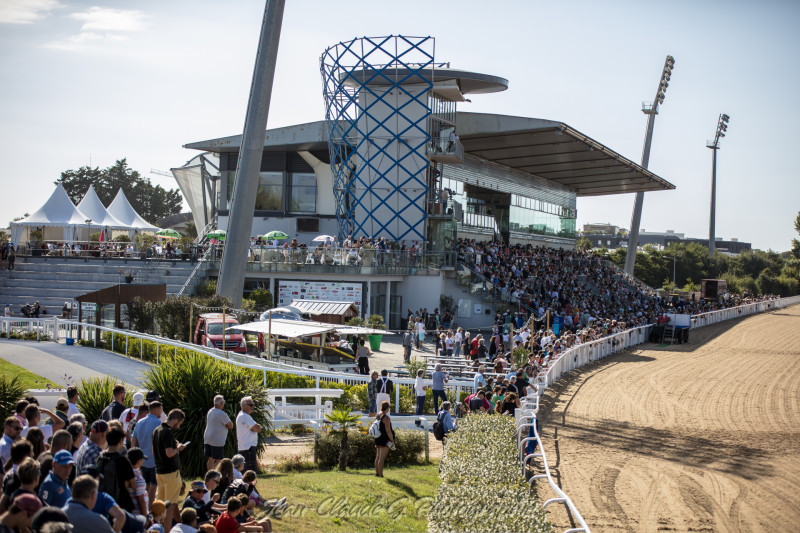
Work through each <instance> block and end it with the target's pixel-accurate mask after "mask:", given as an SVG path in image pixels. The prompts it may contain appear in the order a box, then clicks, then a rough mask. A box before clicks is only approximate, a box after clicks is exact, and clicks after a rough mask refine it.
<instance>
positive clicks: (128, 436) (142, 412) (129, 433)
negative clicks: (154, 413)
mask: <svg viewBox="0 0 800 533" xmlns="http://www.w3.org/2000/svg"><path fill="white" fill-rule="evenodd" d="M149 414H150V405H148V403H147V402H146V401H145V402H142V405H140V406H139V412H138V413H136V418H134V419H133V420H131V421H130V423H129V424H128V429H126V430H125V445H126V446H127V447H128V448H132V447H133V431H134V429H136V424H138V423H139V420H141V419H143V418H145V417H146V416H147V415H149Z"/></svg>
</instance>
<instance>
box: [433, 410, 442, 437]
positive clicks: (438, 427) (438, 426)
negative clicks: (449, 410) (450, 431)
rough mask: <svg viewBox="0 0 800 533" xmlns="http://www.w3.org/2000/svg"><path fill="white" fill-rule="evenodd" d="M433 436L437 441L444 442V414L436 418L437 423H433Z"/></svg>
mask: <svg viewBox="0 0 800 533" xmlns="http://www.w3.org/2000/svg"><path fill="white" fill-rule="evenodd" d="M433 436H434V438H436V440H444V424H443V423H442V413H439V416H437V417H436V422H434V423H433Z"/></svg>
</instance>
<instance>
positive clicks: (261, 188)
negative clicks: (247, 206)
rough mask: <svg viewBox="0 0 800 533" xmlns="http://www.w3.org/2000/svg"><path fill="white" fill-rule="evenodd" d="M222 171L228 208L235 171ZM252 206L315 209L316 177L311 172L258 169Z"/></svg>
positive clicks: (291, 210) (292, 210)
mask: <svg viewBox="0 0 800 533" xmlns="http://www.w3.org/2000/svg"><path fill="white" fill-rule="evenodd" d="M226 174H227V182H228V209H230V204H231V197H232V196H233V182H234V180H235V178H236V172H235V171H227V172H226ZM255 210H256V211H274V212H282V213H293V214H294V213H301V214H302V213H309V214H311V213H316V212H317V177H316V176H315V175H314V173H313V172H312V173H307V172H261V173H260V174H259V177H258V190H257V192H256V206H255Z"/></svg>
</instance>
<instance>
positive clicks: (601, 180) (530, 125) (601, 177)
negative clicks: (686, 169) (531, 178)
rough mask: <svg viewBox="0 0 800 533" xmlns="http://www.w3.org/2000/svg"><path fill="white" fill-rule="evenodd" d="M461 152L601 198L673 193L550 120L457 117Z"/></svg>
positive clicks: (482, 115) (642, 171) (647, 174)
mask: <svg viewBox="0 0 800 533" xmlns="http://www.w3.org/2000/svg"><path fill="white" fill-rule="evenodd" d="M456 124H458V126H457V130H458V136H459V138H460V139H461V143H462V144H463V145H464V153H465V154H472V155H475V156H477V157H480V158H482V159H486V160H488V161H491V162H493V163H498V164H500V165H504V166H507V167H511V168H514V169H517V170H521V171H522V172H526V173H528V174H533V175H535V176H539V177H540V178H544V179H546V180H548V181H553V182H556V183H559V184H561V185H565V186H567V187H570V188H572V189H575V191H576V193H577V195H578V196H599V195H604V194H620V193H628V192H640V191H660V190H666V189H674V188H675V186H674V185H673V184H671V183H669V182H668V181H666V180H664V179H663V178H660V177H659V176H656V175H655V174H653V173H652V172H650V171H648V170H646V169H644V168H642V166H641V165H637V164H636V163H634V162H633V161H631V160H630V159H627V158H625V157H623V156H621V155H620V154H618V153H617V152H615V151H613V150H611V149H610V148H607V147H605V146H603V145H602V144H600V143H599V142H597V141H595V140H594V139H592V138H590V137H588V136H587V135H585V134H583V133H581V132H579V131H577V130H576V129H574V128H572V127H570V126H568V125H567V124H564V123H563V122H555V121H552V120H542V119H537V118H526V117H512V116H506V115H494V114H488V113H461V112H459V113H457V116H456Z"/></svg>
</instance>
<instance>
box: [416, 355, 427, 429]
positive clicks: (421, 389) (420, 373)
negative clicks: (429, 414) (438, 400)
mask: <svg viewBox="0 0 800 533" xmlns="http://www.w3.org/2000/svg"><path fill="white" fill-rule="evenodd" d="M424 376H425V370H423V369H422V368H420V369H419V370H417V379H416V380H415V381H414V391H415V392H416V396H417V416H422V410H423V408H424V407H425V395H426V393H427V390H428V387H427V385H425V380H424V379H423V377H424ZM414 423H415V424H416V425H417V427H420V424H421V422H420V421H419V420H417V421H415V422H414Z"/></svg>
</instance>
